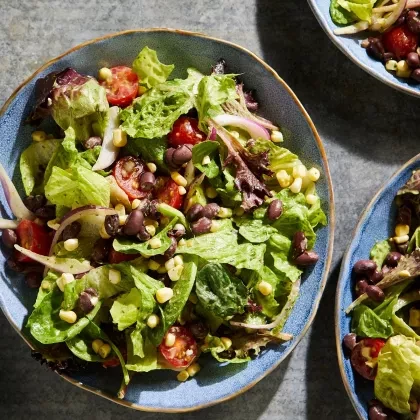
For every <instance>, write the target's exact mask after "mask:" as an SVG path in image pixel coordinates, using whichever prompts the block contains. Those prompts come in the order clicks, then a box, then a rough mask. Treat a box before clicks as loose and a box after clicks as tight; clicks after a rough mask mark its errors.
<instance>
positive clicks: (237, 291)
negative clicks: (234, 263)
mask: <svg viewBox="0 0 420 420" xmlns="http://www.w3.org/2000/svg"><path fill="white" fill-rule="evenodd" d="M195 290H196V293H197V297H198V299H199V301H200V303H201V305H202V306H203V307H204V308H205V310H207V311H208V312H211V313H213V314H215V315H216V316H218V317H221V318H226V317H228V316H232V315H235V314H241V313H243V312H244V306H245V305H246V303H247V294H248V292H247V289H246V287H245V285H244V284H243V283H242V281H241V280H240V279H239V278H237V277H235V276H233V275H231V274H230V273H229V272H228V271H227V270H226V269H225V268H224V267H223V266H222V265H220V264H207V265H205V266H204V267H203V268H202V269H201V270H200V271H199V272H198V274H197V279H196V285H195Z"/></svg>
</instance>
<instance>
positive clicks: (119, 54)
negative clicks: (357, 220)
mask: <svg viewBox="0 0 420 420" xmlns="http://www.w3.org/2000/svg"><path fill="white" fill-rule="evenodd" d="M146 45H147V46H149V47H150V48H153V49H156V50H157V51H158V55H159V58H160V59H161V60H162V61H163V62H164V63H174V64H175V72H174V76H175V77H185V76H186V69H187V68H188V67H195V68H197V69H198V70H200V71H202V72H205V73H209V71H210V69H211V66H212V64H214V63H215V62H216V61H217V60H218V59H220V58H224V59H225V60H226V61H227V63H228V65H229V71H230V72H232V73H240V74H241V79H242V80H243V81H244V83H245V85H246V87H247V88H249V89H251V88H252V89H255V91H256V96H257V99H258V100H259V102H260V104H261V111H260V112H261V114H262V115H264V116H265V117H266V118H268V119H271V120H273V121H275V122H277V123H279V124H280V125H281V127H282V129H283V132H284V134H285V135H284V137H285V142H284V145H285V147H289V148H291V149H292V151H294V152H296V153H298V154H299V155H300V156H301V158H302V160H303V161H304V163H306V164H307V165H311V166H316V167H318V168H319V169H320V170H321V172H322V174H323V175H322V177H321V179H320V181H319V183H318V184H317V188H318V191H319V195H320V196H321V200H322V202H323V207H324V210H325V211H326V213H327V215H328V217H329V219H330V224H329V226H327V227H325V228H322V229H321V230H319V231H318V240H317V243H316V248H315V249H316V251H317V252H318V253H319V254H320V257H321V258H320V262H319V263H318V264H317V265H316V266H315V268H314V269H313V270H312V271H308V272H307V273H306V274H305V276H304V281H303V285H302V290H301V294H300V297H299V300H298V301H297V304H296V306H295V308H294V310H293V313H292V314H291V316H290V318H289V320H288V322H287V324H286V326H285V330H284V331H287V332H288V333H292V334H293V336H294V339H293V341H291V342H289V343H287V344H284V345H282V346H279V347H275V348H274V347H273V348H270V349H269V350H266V351H264V352H262V354H261V355H260V356H259V357H258V358H257V359H255V360H253V361H252V362H250V363H248V364H246V365H228V366H221V365H220V364H218V363H216V362H215V361H213V360H210V359H206V360H205V361H203V369H202V371H201V372H200V374H199V375H198V376H197V377H195V378H193V379H192V380H189V381H187V382H185V383H182V384H181V383H179V382H177V381H176V379H175V375H174V373H173V372H169V371H155V372H153V374H138V375H135V376H134V378H133V380H132V383H131V384H130V386H129V388H128V392H127V394H126V398H125V401H126V402H127V403H128V404H130V405H132V406H134V407H136V408H140V409H145V410H157V411H171V410H175V411H182V410H190V409H195V408H199V407H203V406H206V405H209V404H213V403H215V402H217V401H221V400H224V399H227V398H229V397H232V396H234V395H235V394H238V393H240V392H241V391H244V390H245V389H247V388H249V387H250V386H252V385H253V384H254V383H256V382H257V381H258V380H259V379H261V378H262V377H263V376H264V375H265V374H266V373H267V372H268V371H270V370H272V369H273V368H274V367H275V366H277V365H278V364H279V363H280V361H281V360H283V359H284V358H285V357H286V356H287V354H288V353H289V352H290V351H291V350H292V349H293V347H294V346H295V345H296V344H297V342H298V340H299V339H300V338H301V336H302V335H303V333H304V332H305V331H306V328H307V327H308V326H309V323H310V321H311V320H312V318H313V316H314V314H315V311H316V308H317V306H318V302H319V300H320V297H321V294H322V291H323V288H324V285H325V280H326V275H327V273H328V269H329V262H330V257H331V252H332V228H333V217H334V215H333V208H332V191H331V189H330V188H331V187H330V180H329V172H328V168H327V167H326V160H325V156H324V155H323V151H322V150H321V149H322V145H321V143H320V140H319V139H317V135H316V133H315V131H314V127H313V125H312V123H311V122H310V120H309V118H308V117H307V116H306V113H305V112H304V110H303V108H302V107H301V105H300V104H299V103H298V102H297V100H296V99H295V98H294V95H293V94H292V93H291V91H290V89H289V88H288V87H287V86H286V85H285V84H284V82H282V81H281V80H280V79H279V78H278V76H275V74H274V72H273V71H272V70H271V69H270V68H269V67H268V66H267V65H265V64H264V63H263V62H262V61H261V60H259V59H258V58H257V57H255V56H254V55H252V54H251V53H249V52H247V51H246V50H244V49H242V48H240V47H237V46H234V45H231V44H229V43H226V42H223V41H219V40H215V39H211V38H208V37H205V36H201V35H197V34H190V33H184V32H180V31H170V30H157V31H129V32H126V33H122V34H118V35H115V36H112V37H106V38H103V39H100V40H97V41H94V42H91V43H88V44H85V45H84V46H83V47H82V48H76V49H74V50H73V51H71V52H69V53H67V54H65V55H64V56H62V57H61V58H59V59H57V60H53V61H52V62H51V63H49V65H47V66H46V67H44V68H42V69H41V71H40V72H39V73H38V74H37V75H36V77H35V78H33V79H31V80H29V81H28V82H27V83H26V84H25V85H24V86H23V87H22V88H21V89H20V90H19V91H18V92H17V94H15V95H14V96H13V97H12V98H11V100H10V101H9V102H8V103H7V105H6V107H5V109H4V113H3V115H1V117H0V118H1V119H0V138H2V139H3V151H2V153H1V155H0V161H1V163H2V164H3V165H4V166H5V168H6V170H7V172H8V173H9V174H10V175H11V174H14V178H13V179H14V181H16V184H17V185H18V187H20V176H19V171H18V169H17V168H16V163H17V162H18V159H19V155H20V153H21V151H22V150H23V149H24V148H25V147H26V146H27V145H28V144H29V143H30V141H31V140H30V133H31V131H32V130H33V128H32V127H30V126H28V125H25V124H24V123H23V122H24V120H25V118H26V117H27V115H28V113H29V112H30V109H31V106H32V105H31V104H32V103H33V99H34V83H35V79H36V78H38V77H41V76H44V75H46V74H47V73H49V72H51V71H54V70H61V69H63V68H65V67H69V66H70V67H73V68H75V69H77V70H78V71H79V72H81V73H86V74H91V75H95V74H96V72H97V70H98V69H99V68H101V67H103V66H113V65H119V64H128V65H130V64H131V63H132V61H133V59H134V58H135V57H136V55H137V54H138V52H139V51H140V50H141V49H142V48H143V47H144V46H146ZM20 191H22V189H20ZM0 200H1V204H2V206H3V209H2V211H3V217H8V216H11V215H10V212H9V210H8V208H7V204H6V202H5V200H4V196H3V193H2V192H1V193H0ZM4 263H5V257H4V255H3V254H0V277H1V281H0V294H1V301H0V303H1V307H2V309H3V311H4V313H5V314H6V316H7V317H8V318H9V320H10V322H11V323H12V324H13V325H14V326H15V327H16V328H17V330H18V331H21V333H22V334H23V336H24V337H25V338H26V339H27V340H28V341H29V342H30V341H31V337H30V335H29V334H28V332H27V331H26V330H25V328H24V325H25V322H26V319H27V316H28V313H30V312H31V307H32V304H33V302H34V299H35V295H36V291H34V290H31V289H28V288H27V287H26V286H25V284H24V280H23V277H22V276H20V275H17V274H16V273H13V272H10V271H9V270H7V269H5V268H4ZM28 357H29V353H28ZM70 379H71V380H72V381H73V382H74V383H76V384H77V383H81V384H84V385H85V386H87V387H88V388H90V389H91V390H97V391H99V392H100V393H101V394H102V395H106V396H108V397H113V396H114V395H115V394H116V391H117V390H118V388H119V385H120V382H121V376H120V372H119V371H118V369H108V370H105V369H102V368H100V367H98V366H96V365H93V364H91V367H90V368H88V369H87V370H86V371H84V372H83V373H77V374H73V375H72V376H71V377H70Z"/></svg>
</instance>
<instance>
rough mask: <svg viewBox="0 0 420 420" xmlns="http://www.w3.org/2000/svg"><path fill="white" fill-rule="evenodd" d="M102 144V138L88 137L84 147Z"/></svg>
mask: <svg viewBox="0 0 420 420" xmlns="http://www.w3.org/2000/svg"><path fill="white" fill-rule="evenodd" d="M101 144H102V139H101V138H100V137H99V136H93V137H89V138H88V139H87V140H86V141H85V142H84V144H83V145H84V146H85V149H93V148H94V147H96V146H100V145H101Z"/></svg>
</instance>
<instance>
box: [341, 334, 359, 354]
mask: <svg viewBox="0 0 420 420" xmlns="http://www.w3.org/2000/svg"><path fill="white" fill-rule="evenodd" d="M343 343H344V345H345V346H346V347H347V348H348V349H349V350H353V348H354V347H355V345H356V344H357V336H356V334H355V333H349V334H346V335H345V336H344V338H343Z"/></svg>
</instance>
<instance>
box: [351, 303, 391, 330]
mask: <svg viewBox="0 0 420 420" xmlns="http://www.w3.org/2000/svg"><path fill="white" fill-rule="evenodd" d="M352 332H354V333H356V334H357V335H358V336H360V337H371V338H388V337H389V336H391V335H392V334H393V333H394V330H393V328H392V325H391V323H390V322H389V321H387V320H385V319H382V318H380V317H379V316H378V315H376V314H375V312H374V311H373V310H372V309H370V308H369V307H368V306H365V305H360V306H358V307H357V308H355V310H354V311H353V319H352Z"/></svg>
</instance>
